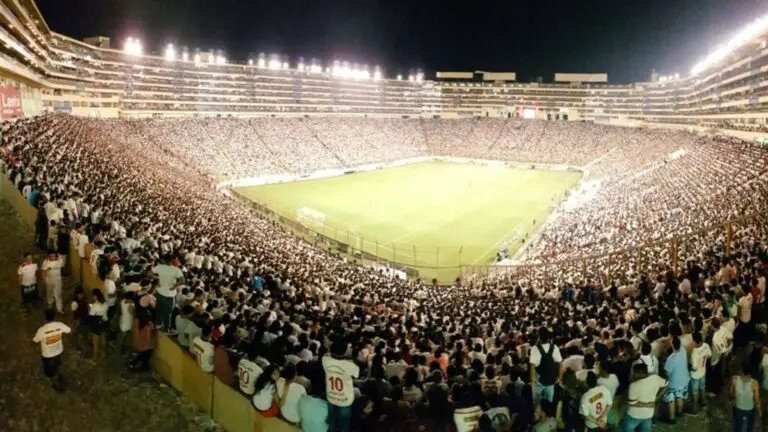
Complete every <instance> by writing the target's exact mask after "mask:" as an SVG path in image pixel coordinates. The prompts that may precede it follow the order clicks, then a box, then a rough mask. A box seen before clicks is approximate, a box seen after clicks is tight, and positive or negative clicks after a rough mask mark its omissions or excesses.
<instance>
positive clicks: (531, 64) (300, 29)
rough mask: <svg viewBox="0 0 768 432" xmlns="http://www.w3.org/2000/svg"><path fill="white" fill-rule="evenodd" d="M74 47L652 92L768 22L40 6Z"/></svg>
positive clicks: (674, 16)
mask: <svg viewBox="0 0 768 432" xmlns="http://www.w3.org/2000/svg"><path fill="white" fill-rule="evenodd" d="M38 6H39V7H40V9H41V11H42V13H43V16H44V17H45V19H46V21H47V22H48V25H49V26H50V27H51V28H52V29H53V30H54V31H57V32H60V33H63V34H65V35H68V36H71V37H75V38H83V37H86V36H94V35H104V36H109V37H111V38H112V41H113V42H112V43H113V47H114V46H115V45H117V46H118V47H122V41H123V40H124V39H125V37H127V36H138V37H140V38H141V39H142V41H143V42H144V47H145V51H154V52H156V53H161V52H162V47H164V46H165V44H166V43H168V42H173V43H175V44H176V45H177V46H185V45H186V46H188V47H190V48H195V47H199V48H201V49H203V50H208V49H211V48H213V49H223V50H224V52H225V53H226V56H227V57H228V58H231V59H234V60H241V61H245V60H246V59H247V58H248V55H249V54H251V53H253V54H254V55H255V54H258V53H259V52H265V53H268V54H270V53H276V54H283V55H288V56H289V57H290V58H291V60H292V63H295V60H296V59H298V57H299V56H303V57H304V58H307V59H308V58H312V57H314V58H318V59H322V60H324V61H331V60H334V59H339V60H348V61H350V62H359V63H367V64H370V65H373V64H381V65H382V66H383V67H384V70H385V73H386V74H387V75H389V76H393V75H394V74H396V73H398V72H403V73H407V72H408V69H411V68H414V69H415V68H422V69H424V70H425V71H427V75H428V76H429V75H430V72H432V71H434V70H490V71H512V72H517V73H518V81H528V80H530V79H532V78H534V77H536V76H542V77H544V80H545V81H551V80H552V76H553V74H554V73H555V72H606V73H608V76H609V80H610V82H613V83H623V82H632V81H644V80H646V79H647V77H648V75H649V72H650V69H651V68H655V69H656V70H657V71H658V72H659V73H665V74H666V73H675V72H679V73H681V74H687V73H688V71H689V70H690V68H691V66H692V65H693V64H694V63H695V62H696V61H697V60H698V59H699V58H701V57H702V56H704V55H705V54H706V53H707V52H709V51H710V50H711V49H712V48H713V47H714V46H715V45H717V44H720V43H723V42H725V41H726V40H727V38H728V37H729V35H731V34H733V33H734V32H735V31H737V30H738V29H740V28H742V27H744V26H745V25H746V24H747V23H749V22H750V21H751V20H753V19H755V18H756V17H757V16H760V15H762V14H765V13H768V2H766V1H765V0H647V1H640V0H591V1H589V0H580V1H579V0H527V1H522V0H493V1H491V0H475V1H469V0H465V1H458V0H444V1H424V0H38Z"/></svg>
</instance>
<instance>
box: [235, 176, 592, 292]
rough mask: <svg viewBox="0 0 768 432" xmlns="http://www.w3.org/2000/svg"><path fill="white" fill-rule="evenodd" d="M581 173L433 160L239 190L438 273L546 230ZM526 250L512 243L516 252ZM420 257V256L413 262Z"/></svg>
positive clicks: (483, 260) (356, 243)
mask: <svg viewBox="0 0 768 432" xmlns="http://www.w3.org/2000/svg"><path fill="white" fill-rule="evenodd" d="M580 176H581V173H577V172H562V171H533V170H522V169H513V168H502V167H488V166H479V165H471V164H452V163H443V162H431V163H425V164H418V165H409V166H403V167H396V168H389V169H384V170H379V171H370V172H364V173H358V174H352V175H346V176H340V177H332V178H327V179H320V180H307V181H299V182H292V183H282V184H273V185H265V186H254V187H245V188H239V189H237V191H238V192H239V193H240V194H242V195H244V196H246V197H247V198H248V199H251V200H253V201H256V202H258V203H260V204H264V205H266V206H268V207H269V208H271V209H272V210H274V211H276V212H278V213H280V214H281V215H283V216H287V217H289V218H293V219H295V218H296V216H297V210H298V209H300V208H303V207H308V208H311V209H314V210H317V211H319V212H322V213H324V214H325V217H326V220H325V223H324V226H323V228H322V229H321V230H319V231H320V232H322V233H323V234H325V235H327V236H329V237H332V238H336V239H337V240H339V241H341V242H344V243H347V244H349V245H350V246H352V247H354V248H357V249H360V248H362V249H363V250H365V251H366V252H368V253H371V254H375V253H376V251H378V256H379V257H381V258H383V259H385V260H388V261H395V262H399V263H403V264H406V265H415V266H416V267H417V268H420V270H421V273H422V274H423V276H424V277H428V278H431V277H433V274H438V272H437V271H435V270H431V268H434V267H453V271H452V272H445V273H442V270H441V273H440V274H439V276H440V279H441V280H442V279H444V278H446V277H449V276H448V274H449V273H451V274H452V275H453V276H450V277H455V275H456V274H458V266H459V264H465V265H472V264H475V265H479V264H487V263H489V262H491V260H492V259H493V257H494V256H495V253H496V250H497V246H498V245H499V244H501V243H502V242H503V241H505V240H509V239H514V238H515V237H516V238H518V239H520V238H522V237H524V236H525V234H526V233H531V232H532V231H533V230H534V228H535V227H534V225H533V220H534V219H536V223H537V225H538V224H541V223H542V222H543V221H544V220H546V218H547V216H548V215H549V213H550V211H551V209H552V203H553V202H559V200H560V199H561V198H562V196H563V195H564V194H565V192H566V191H567V190H568V189H570V188H572V187H573V186H575V185H576V184H577V183H578V181H579V178H580ZM519 246H520V242H519V241H516V242H514V244H510V246H509V247H510V253H512V252H514V251H515V250H516V249H518V248H519ZM414 251H415V256H414Z"/></svg>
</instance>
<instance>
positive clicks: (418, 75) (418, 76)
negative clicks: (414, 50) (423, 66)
mask: <svg viewBox="0 0 768 432" xmlns="http://www.w3.org/2000/svg"><path fill="white" fill-rule="evenodd" d="M422 81H424V72H418V73H416V82H422Z"/></svg>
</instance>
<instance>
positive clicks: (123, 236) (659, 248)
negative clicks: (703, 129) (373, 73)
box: [0, 116, 768, 432]
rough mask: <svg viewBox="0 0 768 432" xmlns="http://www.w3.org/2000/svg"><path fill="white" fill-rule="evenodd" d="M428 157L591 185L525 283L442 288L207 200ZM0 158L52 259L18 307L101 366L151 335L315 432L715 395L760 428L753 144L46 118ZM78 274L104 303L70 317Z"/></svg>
mask: <svg viewBox="0 0 768 432" xmlns="http://www.w3.org/2000/svg"><path fill="white" fill-rule="evenodd" d="M427 154H433V155H451V156H465V157H477V158H484V159H501V160H509V161H516V162H537V163H547V164H564V165H570V166H575V167H579V168H581V169H583V170H584V171H585V175H586V178H587V179H588V180H589V181H593V182H595V183H599V184H600V185H601V186H600V189H599V190H598V192H597V194H596V195H595V196H594V197H591V198H590V199H584V200H583V201H581V202H579V203H578V204H577V205H576V206H575V207H574V208H571V209H568V210H564V209H558V210H557V212H556V217H555V218H553V220H551V221H549V222H548V223H547V225H546V226H545V227H544V229H543V232H542V234H541V237H540V239H539V240H538V241H535V242H534V243H533V244H532V245H531V246H530V249H529V252H528V254H529V255H528V260H527V261H526V263H529V264H530V265H526V266H522V267H520V268H518V269H517V270H515V271H510V272H502V273H498V274H496V275H495V276H492V277H489V278H486V279H478V280H472V281H461V280H457V281H456V283H455V284H453V285H450V286H437V285H436V284H429V283H425V282H423V281H420V280H416V281H405V280H401V279H398V278H393V277H390V276H388V275H387V274H385V273H383V272H380V271H377V270H374V269H368V268H364V267H360V266H358V265H356V264H355V263H353V262H349V261H347V260H346V259H344V257H342V256H340V255H338V254H337V253H335V252H333V251H325V250H321V249H317V248H315V247H313V246H312V245H309V244H307V243H304V242H302V241H300V240H299V239H297V238H295V237H294V236H292V235H291V234H290V233H289V232H287V231H286V230H284V229H283V228H281V227H280V226H278V225H276V224H274V223H273V222H270V221H268V220H266V219H264V218H262V217H260V216H259V214H257V213H256V212H255V211H254V210H252V209H251V208H249V207H247V206H245V205H243V204H242V203H239V202H237V201H233V200H231V199H230V198H228V197H227V196H226V195H224V194H221V193H220V192H219V191H218V190H217V189H216V187H215V185H214V183H213V181H212V179H214V178H222V177H231V176H234V177H238V176H263V175H271V174H280V173H299V172H310V171H313V170H318V169H324V168H331V167H341V166H349V165H355V164H361V163H367V162H379V161H382V160H395V159H401V158H406V157H412V156H419V155H427ZM0 160H1V161H2V162H1V163H0V170H2V171H4V172H5V174H6V175H7V176H8V178H9V179H10V181H12V182H13V183H14V185H15V186H16V187H17V188H18V189H19V190H20V191H21V192H22V193H23V194H24V196H25V197H26V198H27V199H28V201H29V202H30V204H31V205H33V206H34V207H35V208H37V209H38V220H37V223H36V232H37V233H36V240H37V244H38V245H39V246H40V247H41V248H43V249H45V250H47V251H48V253H47V257H46V260H45V261H44V262H43V263H42V266H41V269H42V271H43V272H44V273H43V276H42V277H39V278H38V277H36V276H35V275H36V274H37V272H38V268H37V265H36V263H35V262H34V259H33V258H32V257H29V256H28V257H25V258H24V262H23V264H22V265H21V266H20V267H19V286H20V293H21V298H22V300H23V301H25V302H26V301H30V300H31V298H32V296H34V295H35V294H36V292H37V291H38V290H40V289H43V288H44V289H45V290H46V300H47V302H48V304H49V306H51V307H52V308H54V309H57V310H58V311H59V312H61V313H66V314H72V315H73V321H74V322H75V323H76V325H75V326H74V327H75V328H74V329H73V331H75V332H76V334H77V335H78V338H82V339H83V340H84V341H88V342H89V343H88V344H84V345H85V346H86V348H84V349H85V350H86V351H87V352H88V354H89V355H90V357H91V358H93V359H94V361H98V360H99V359H100V358H101V357H102V356H103V355H104V353H105V348H106V346H105V340H112V339H114V341H115V345H116V346H117V347H118V348H121V349H122V348H123V347H124V346H125V345H126V344H127V341H128V338H129V337H130V340H131V346H132V348H133V351H134V352H135V356H134V357H133V358H132V360H131V362H130V366H131V367H132V368H133V369H137V370H144V369H146V368H148V365H149V361H150V359H151V355H152V347H153V345H152V338H153V332H154V331H155V329H157V330H160V331H163V332H166V333H167V334H169V335H172V336H175V338H176V339H177V341H178V343H179V344H180V345H181V346H183V347H185V348H188V349H189V350H190V352H191V353H192V354H193V355H194V356H195V358H196V360H197V362H198V363H199V365H200V367H201V369H202V370H204V371H206V372H210V373H212V374H214V375H215V376H216V377H217V378H218V379H220V380H221V381H223V382H225V383H228V384H231V385H233V386H236V387H237V388H239V389H240V390H241V391H242V392H243V393H244V394H245V395H247V396H248V397H250V398H252V401H253V405H254V407H255V409H257V410H258V411H259V412H260V413H261V414H262V415H263V416H278V415H279V416H280V417H282V418H283V419H284V420H286V421H288V422H290V423H293V424H296V425H297V426H299V427H301V428H302V429H303V430H305V431H321V430H322V431H324V430H328V428H329V427H332V428H334V429H335V430H342V431H346V430H395V429H403V428H405V429H407V430H424V428H426V429H427V430H436V431H441V430H442V431H451V430H457V431H460V432H463V431H471V430H481V431H491V430H495V431H503V430H529V429H531V428H532V429H533V430H535V431H552V430H568V431H575V430H578V431H581V430H584V428H585V427H586V428H587V429H588V430H605V429H607V428H611V427H615V428H622V430H626V431H634V430H637V429H638V428H639V429H640V430H642V431H647V430H650V427H651V423H652V421H653V419H654V418H656V417H658V418H659V420H663V421H668V422H675V421H676V419H678V418H679V416H680V415H681V414H682V413H683V412H686V413H693V414H696V413H699V412H700V411H701V410H702V407H703V406H704V405H706V404H707V403H708V401H709V396H708V394H715V395H717V394H720V393H722V392H726V391H728V392H730V393H731V394H733V398H734V406H733V422H734V425H742V424H746V425H752V424H753V423H754V422H755V421H756V420H755V417H757V416H758V415H760V414H761V412H762V408H763V404H762V401H761V399H760V393H761V391H765V390H768V382H766V381H765V380H761V379H758V378H759V377H761V376H768V375H765V374H764V373H761V371H762V370H763V369H764V368H765V367H768V351H764V349H763V344H762V342H763V340H764V335H763V334H762V332H761V330H762V326H761V324H763V323H764V322H765V317H764V299H765V285H766V276H765V265H766V263H768V254H767V253H766V252H767V251H768V231H767V227H766V224H765V210H766V208H765V205H766V191H768V179H767V178H766V168H765V167H766V166H768V165H767V164H766V162H768V152H766V151H764V150H763V149H760V148H757V147H753V146H751V145H749V144H746V143H741V142H730V141H726V140H722V139H715V138H708V137H697V136H694V135H689V134H686V133H680V132H663V131H649V130H642V129H624V128H614V127H609V126H603V125H594V124H588V123H571V122H539V121H530V122H528V121H518V120H501V119H461V120H440V119H435V120H416V119H364V118H360V119H329V120H328V121H326V120H325V119H301V118H295V119H254V120H233V119H184V120H141V121H124V120H95V119H85V118H77V117H70V116H42V117H36V118H30V119H20V120H17V121H15V122H12V123H6V124H5V125H4V126H3V130H2V157H1V159H0ZM578 193H579V192H578V191H577V192H575V194H578ZM729 220H730V221H733V223H732V224H729V228H728V229H725V228H723V227H722V225H723V223H724V221H729ZM672 236H682V237H681V238H683V241H681V242H680V244H676V246H675V248H674V250H672V248H670V247H669V244H668V243H658V242H659V241H665V240H669V239H670V238H671V237H672ZM70 244H72V245H74V246H75V248H74V249H76V250H77V253H78V255H79V257H67V253H68V251H69V249H70V248H69V246H70ZM641 246H642V249H638V250H635V248H638V247H641ZM586 255H594V256H595V257H594V259H591V260H590V261H589V262H588V263H587V264H583V265H582V264H581V263H577V262H575V261H573V259H575V258H578V257H582V256H586ZM673 255H674V256H673ZM73 258H75V259H77V258H79V259H83V260H84V262H86V263H88V265H91V266H92V270H93V272H94V273H95V274H97V275H98V277H99V279H100V280H101V281H103V288H102V289H100V290H99V289H96V290H94V291H93V292H92V293H90V298H88V297H89V296H87V295H86V293H85V292H84V291H82V289H79V290H76V293H75V297H74V298H73V299H67V300H66V301H64V300H63V299H62V295H61V279H60V278H61V276H60V269H61V268H62V267H64V263H65V262H66V261H65V260H66V259H73ZM541 264H547V265H541ZM70 300H71V301H70ZM734 348H738V350H734ZM51 363H52V362H51V361H48V362H47V363H46V364H51ZM49 369H50V368H49ZM54 385H55V386H60V383H59V382H58V381H54Z"/></svg>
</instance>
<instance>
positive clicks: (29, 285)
mask: <svg viewBox="0 0 768 432" xmlns="http://www.w3.org/2000/svg"><path fill="white" fill-rule="evenodd" d="M16 276H17V281H18V283H19V288H20V290H21V304H22V305H23V306H27V305H29V304H30V303H32V302H33V301H35V300H36V299H37V264H36V263H35V261H34V258H32V254H30V253H27V254H24V260H22V261H21V265H19V268H18V270H16Z"/></svg>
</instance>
